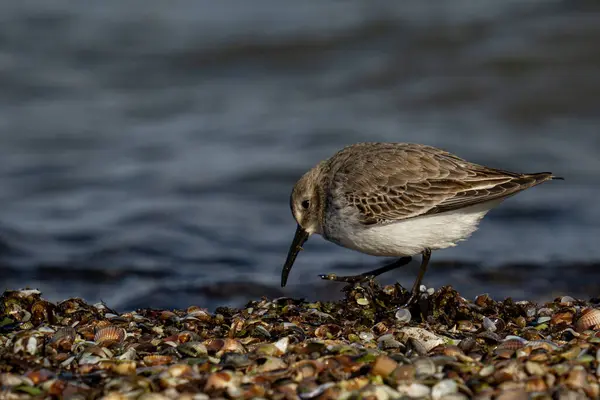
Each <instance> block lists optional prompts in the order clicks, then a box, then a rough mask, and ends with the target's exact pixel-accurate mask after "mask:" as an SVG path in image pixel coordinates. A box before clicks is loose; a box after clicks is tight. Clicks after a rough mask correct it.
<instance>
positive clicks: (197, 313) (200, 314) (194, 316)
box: [183, 308, 212, 322]
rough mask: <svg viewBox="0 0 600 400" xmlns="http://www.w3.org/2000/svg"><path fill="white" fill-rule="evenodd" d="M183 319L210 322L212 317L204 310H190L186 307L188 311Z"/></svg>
mask: <svg viewBox="0 0 600 400" xmlns="http://www.w3.org/2000/svg"><path fill="white" fill-rule="evenodd" d="M183 319H184V320H198V321H203V322H210V321H211V320H212V317H211V315H210V314H209V313H208V311H206V310H203V309H194V310H193V311H190V308H188V313H187V314H186V315H185V316H184V317H183Z"/></svg>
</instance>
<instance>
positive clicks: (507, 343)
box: [496, 336, 528, 350]
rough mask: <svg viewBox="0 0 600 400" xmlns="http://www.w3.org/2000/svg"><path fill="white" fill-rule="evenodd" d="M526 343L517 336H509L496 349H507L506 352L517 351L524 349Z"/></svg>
mask: <svg viewBox="0 0 600 400" xmlns="http://www.w3.org/2000/svg"><path fill="white" fill-rule="evenodd" d="M527 343H528V342H527V341H526V340H525V339H523V338H520V337H518V336H511V337H509V338H507V339H505V340H503V341H502V343H500V344H499V345H498V346H497V347H496V348H501V349H507V350H518V349H522V348H523V347H525V345H526V344H527Z"/></svg>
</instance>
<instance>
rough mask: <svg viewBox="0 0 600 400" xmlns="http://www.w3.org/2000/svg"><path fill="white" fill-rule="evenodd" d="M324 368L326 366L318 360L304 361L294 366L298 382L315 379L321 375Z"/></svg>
mask: <svg viewBox="0 0 600 400" xmlns="http://www.w3.org/2000/svg"><path fill="white" fill-rule="evenodd" d="M323 368H324V365H323V364H322V363H321V362H319V361H316V360H302V361H298V362H296V363H295V364H293V365H292V369H293V370H294V371H295V376H296V380H297V381H301V380H303V379H306V378H312V377H315V376H317V375H319V373H320V372H321V371H322V370H323Z"/></svg>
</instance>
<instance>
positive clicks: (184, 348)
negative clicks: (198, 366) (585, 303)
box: [177, 342, 208, 357]
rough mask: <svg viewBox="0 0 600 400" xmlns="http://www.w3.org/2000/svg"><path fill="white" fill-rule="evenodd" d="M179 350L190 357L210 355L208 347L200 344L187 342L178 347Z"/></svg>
mask: <svg viewBox="0 0 600 400" xmlns="http://www.w3.org/2000/svg"><path fill="white" fill-rule="evenodd" d="M177 350H178V351H179V352H180V353H181V354H184V355H186V356H188V357H198V356H203V355H206V354H208V350H207V349H206V346H205V345H204V344H202V343H200V342H185V343H182V344H180V345H179V346H177Z"/></svg>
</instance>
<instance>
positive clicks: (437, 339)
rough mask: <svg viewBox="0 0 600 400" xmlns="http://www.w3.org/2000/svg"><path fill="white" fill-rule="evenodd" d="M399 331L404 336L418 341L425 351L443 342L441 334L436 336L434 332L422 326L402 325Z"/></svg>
mask: <svg viewBox="0 0 600 400" xmlns="http://www.w3.org/2000/svg"><path fill="white" fill-rule="evenodd" d="M400 333H401V334H402V335H404V338H409V339H410V338H412V339H414V340H415V341H416V342H418V343H420V344H421V345H422V347H423V350H424V351H426V352H429V351H430V350H431V349H433V348H434V347H437V346H439V345H441V344H444V343H445V341H444V339H443V338H442V337H441V336H438V335H436V334H435V333H432V332H429V331H428V330H426V329H423V328H418V327H403V328H402V329H401V330H400ZM402 340H404V339H402ZM413 342H414V341H413Z"/></svg>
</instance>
